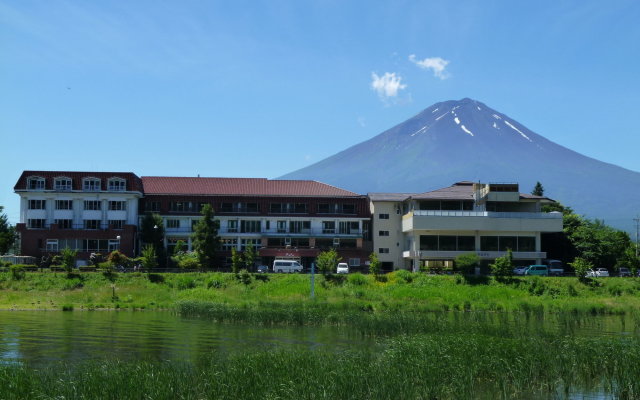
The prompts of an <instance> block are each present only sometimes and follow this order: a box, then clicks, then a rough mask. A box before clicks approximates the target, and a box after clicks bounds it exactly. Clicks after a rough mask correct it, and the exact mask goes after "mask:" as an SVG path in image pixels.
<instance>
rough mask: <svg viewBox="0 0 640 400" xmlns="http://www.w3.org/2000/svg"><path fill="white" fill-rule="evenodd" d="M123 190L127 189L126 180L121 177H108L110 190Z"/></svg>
mask: <svg viewBox="0 0 640 400" xmlns="http://www.w3.org/2000/svg"><path fill="white" fill-rule="evenodd" d="M125 190H127V181H125V180H124V179H122V178H112V179H109V191H110V192H124V191H125Z"/></svg>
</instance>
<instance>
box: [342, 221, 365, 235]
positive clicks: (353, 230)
mask: <svg viewBox="0 0 640 400" xmlns="http://www.w3.org/2000/svg"><path fill="white" fill-rule="evenodd" d="M338 233H340V234H342V235H357V234H358V233H360V226H359V224H358V221H340V223H339V231H338Z"/></svg>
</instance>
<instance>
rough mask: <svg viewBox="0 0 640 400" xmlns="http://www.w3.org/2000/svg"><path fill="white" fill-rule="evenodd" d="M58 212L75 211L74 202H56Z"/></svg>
mask: <svg viewBox="0 0 640 400" xmlns="http://www.w3.org/2000/svg"><path fill="white" fill-rule="evenodd" d="M56 210H73V200H56Z"/></svg>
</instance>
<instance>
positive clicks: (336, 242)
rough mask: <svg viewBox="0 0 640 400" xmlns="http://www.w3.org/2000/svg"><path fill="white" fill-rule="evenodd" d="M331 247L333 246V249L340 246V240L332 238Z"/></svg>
mask: <svg viewBox="0 0 640 400" xmlns="http://www.w3.org/2000/svg"><path fill="white" fill-rule="evenodd" d="M333 245H334V247H338V246H340V239H339V238H333Z"/></svg>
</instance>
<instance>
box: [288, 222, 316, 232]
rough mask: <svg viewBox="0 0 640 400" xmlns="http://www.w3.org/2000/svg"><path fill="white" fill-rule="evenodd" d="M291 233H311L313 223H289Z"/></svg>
mask: <svg viewBox="0 0 640 400" xmlns="http://www.w3.org/2000/svg"><path fill="white" fill-rule="evenodd" d="M289 232H291V233H309V232H311V221H289Z"/></svg>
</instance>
